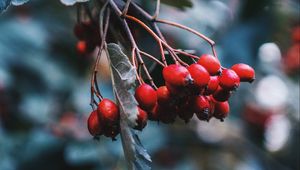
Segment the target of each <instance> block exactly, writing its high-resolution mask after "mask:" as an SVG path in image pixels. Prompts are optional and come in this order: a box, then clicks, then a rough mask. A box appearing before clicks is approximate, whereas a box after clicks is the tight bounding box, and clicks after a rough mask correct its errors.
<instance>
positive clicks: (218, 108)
mask: <svg viewBox="0 0 300 170" xmlns="http://www.w3.org/2000/svg"><path fill="white" fill-rule="evenodd" d="M229 110H230V109H229V103H228V102H227V101H226V102H216V103H215V111H214V114H213V116H214V117H215V118H217V119H220V120H221V121H224V118H225V117H227V116H228V114H229Z"/></svg>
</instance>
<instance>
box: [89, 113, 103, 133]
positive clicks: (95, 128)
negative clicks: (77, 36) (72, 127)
mask: <svg viewBox="0 0 300 170" xmlns="http://www.w3.org/2000/svg"><path fill="white" fill-rule="evenodd" d="M87 125H88V130H89V132H90V134H91V135H92V136H97V135H101V134H102V128H101V124H100V120H99V118H98V114H97V111H96V110H95V111H92V112H91V114H90V116H89V118H88V121H87Z"/></svg>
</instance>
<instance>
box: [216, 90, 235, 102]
mask: <svg viewBox="0 0 300 170" xmlns="http://www.w3.org/2000/svg"><path fill="white" fill-rule="evenodd" d="M230 96H231V91H229V90H227V89H223V88H222V87H220V86H219V87H218V89H217V90H216V91H215V92H214V94H213V96H212V97H213V99H215V100H216V101H219V102H224V101H226V100H228V99H229V98H230Z"/></svg>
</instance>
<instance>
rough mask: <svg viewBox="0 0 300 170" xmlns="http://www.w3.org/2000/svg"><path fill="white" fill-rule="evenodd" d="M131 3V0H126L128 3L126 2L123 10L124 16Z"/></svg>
mask: <svg viewBox="0 0 300 170" xmlns="http://www.w3.org/2000/svg"><path fill="white" fill-rule="evenodd" d="M130 3H131V0H127V1H126V4H125V6H124V8H123V11H122V16H125V15H126V14H127V12H128V8H129V5H130Z"/></svg>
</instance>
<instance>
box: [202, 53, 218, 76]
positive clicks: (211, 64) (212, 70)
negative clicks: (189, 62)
mask: <svg viewBox="0 0 300 170" xmlns="http://www.w3.org/2000/svg"><path fill="white" fill-rule="evenodd" d="M197 63H198V64H200V65H202V66H203V67H204V68H205V69H206V70H207V71H208V72H209V74H210V75H212V76H214V75H218V74H219V73H220V71H221V64H220V61H219V60H218V59H217V58H216V57H214V56H212V55H209V54H203V55H202V56H201V57H200V59H199V60H198V62H197Z"/></svg>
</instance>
